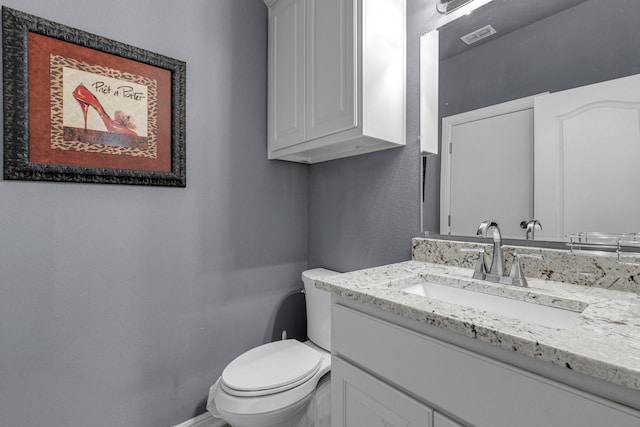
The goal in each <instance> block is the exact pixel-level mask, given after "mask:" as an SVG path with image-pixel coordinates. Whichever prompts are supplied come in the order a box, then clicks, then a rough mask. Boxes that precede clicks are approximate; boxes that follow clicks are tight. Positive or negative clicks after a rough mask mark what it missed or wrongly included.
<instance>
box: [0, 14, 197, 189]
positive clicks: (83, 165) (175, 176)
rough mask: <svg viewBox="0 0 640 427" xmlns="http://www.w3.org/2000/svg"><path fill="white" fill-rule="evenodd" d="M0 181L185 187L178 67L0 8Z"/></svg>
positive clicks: (182, 75)
mask: <svg viewBox="0 0 640 427" xmlns="http://www.w3.org/2000/svg"><path fill="white" fill-rule="evenodd" d="M2 42H3V46H2V48H3V54H2V57H3V79H4V93H3V100H4V114H3V115H4V179H6V180H29V181H59V182H86V183H109V184H142V185H161V186H173V187H184V186H186V170H185V169H186V168H185V166H186V164H185V163H186V159H185V154H186V152H185V115H186V114H185V83H186V82H185V80H186V64H185V63H184V62H182V61H179V60H176V59H172V58H168V57H165V56H162V55H159V54H156V53H151V52H148V51H146V50H143V49H139V48H136V47H133V46H129V45H126V44H123V43H119V42H116V41H113V40H110V39H106V38H103V37H99V36H97V35H94V34H89V33H86V32H83V31H80V30H77V29H74V28H70V27H67V26H64V25H61V24H58V23H54V22H51V21H47V20H45V19H42V18H38V17H36V16H33V15H28V14H26V13H23V12H20V11H17V10H14V9H10V8H7V7H3V8H2Z"/></svg>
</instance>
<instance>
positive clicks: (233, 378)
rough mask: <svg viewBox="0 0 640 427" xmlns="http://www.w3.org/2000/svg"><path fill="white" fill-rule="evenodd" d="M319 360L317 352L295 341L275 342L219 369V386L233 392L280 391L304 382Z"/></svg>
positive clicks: (257, 394) (256, 393)
mask: <svg viewBox="0 0 640 427" xmlns="http://www.w3.org/2000/svg"><path fill="white" fill-rule="evenodd" d="M321 363H322V355H321V354H320V353H319V352H317V351H316V350H314V349H312V348H311V347H309V346H307V345H305V344H302V343H301V342H299V341H297V340H294V339H291V340H282V341H275V342H272V343H268V344H264V345H261V346H259V347H256V348H254V349H251V350H249V351H247V352H246V353H243V354H242V355H240V356H238V357H237V358H236V359H235V360H233V361H232V362H231V363H230V364H229V365H228V366H227V367H226V368H225V369H224V371H223V372H222V385H223V386H225V387H224V388H225V390H226V391H227V392H229V393H231V394H236V395H247V394H248V395H252V396H259V395H266V394H271V393H276V392H281V391H285V390H289V389H291V388H293V387H296V386H298V385H299V384H302V383H304V382H306V381H308V380H309V379H310V378H311V377H313V375H314V374H315V373H316V372H317V371H318V369H320V365H321Z"/></svg>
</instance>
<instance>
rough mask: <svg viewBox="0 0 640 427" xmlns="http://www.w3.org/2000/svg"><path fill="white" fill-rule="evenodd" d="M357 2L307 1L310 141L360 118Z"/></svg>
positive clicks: (351, 123) (350, 124)
mask: <svg viewBox="0 0 640 427" xmlns="http://www.w3.org/2000/svg"><path fill="white" fill-rule="evenodd" d="M355 2H356V0H307V8H308V10H307V18H308V20H307V93H306V96H307V103H306V114H307V140H312V139H315V138H319V137H321V136H325V135H329V134H332V133H336V132H340V131H343V130H346V129H351V128H353V127H355V126H356V125H357V119H356V106H355V102H356V95H355V90H356V84H355V79H356V75H355V70H356V66H355V64H356V56H355V52H356V50H355V37H356V36H355V33H354V31H355V29H356V27H355V22H354V19H355V15H354V8H355Z"/></svg>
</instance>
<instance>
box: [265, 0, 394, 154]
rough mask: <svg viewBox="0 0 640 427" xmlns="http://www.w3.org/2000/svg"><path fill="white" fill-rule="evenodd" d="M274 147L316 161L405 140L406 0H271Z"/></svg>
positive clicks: (270, 116) (270, 127)
mask: <svg viewBox="0 0 640 427" xmlns="http://www.w3.org/2000/svg"><path fill="white" fill-rule="evenodd" d="M265 3H266V4H267V6H269V103H268V153H269V158H270V159H281V160H290V161H295V162H302V163H316V162H321V161H325V160H332V159H337V158H341V157H347V156H352V155H356V154H363V153H368V152H372V151H377V150H382V149H386V148H392V147H398V146H403V145H404V144H405V104H406V102H405V15H406V13H405V0H265Z"/></svg>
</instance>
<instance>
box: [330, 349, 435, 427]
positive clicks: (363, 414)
mask: <svg viewBox="0 0 640 427" xmlns="http://www.w3.org/2000/svg"><path fill="white" fill-rule="evenodd" d="M331 398H332V404H331V425H332V426H333V427H363V426H383V427H396V426H398V427H400V426H402V427H418V426H421V427H432V424H431V419H432V416H433V411H432V410H431V409H430V408H428V407H427V406H425V405H423V404H422V403H420V402H418V401H417V400H414V399H413V398H411V397H409V396H407V395H405V394H404V393H402V392H400V391H398V390H396V389H395V388H393V387H391V386H390V385H388V384H386V383H384V382H382V381H380V380H378V379H376V378H375V377H372V376H371V375H369V374H367V373H365V372H363V371H361V370H359V369H357V368H356V367H354V366H352V365H350V364H348V363H346V362H344V361H342V360H341V359H338V358H336V357H333V358H332V361H331Z"/></svg>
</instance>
